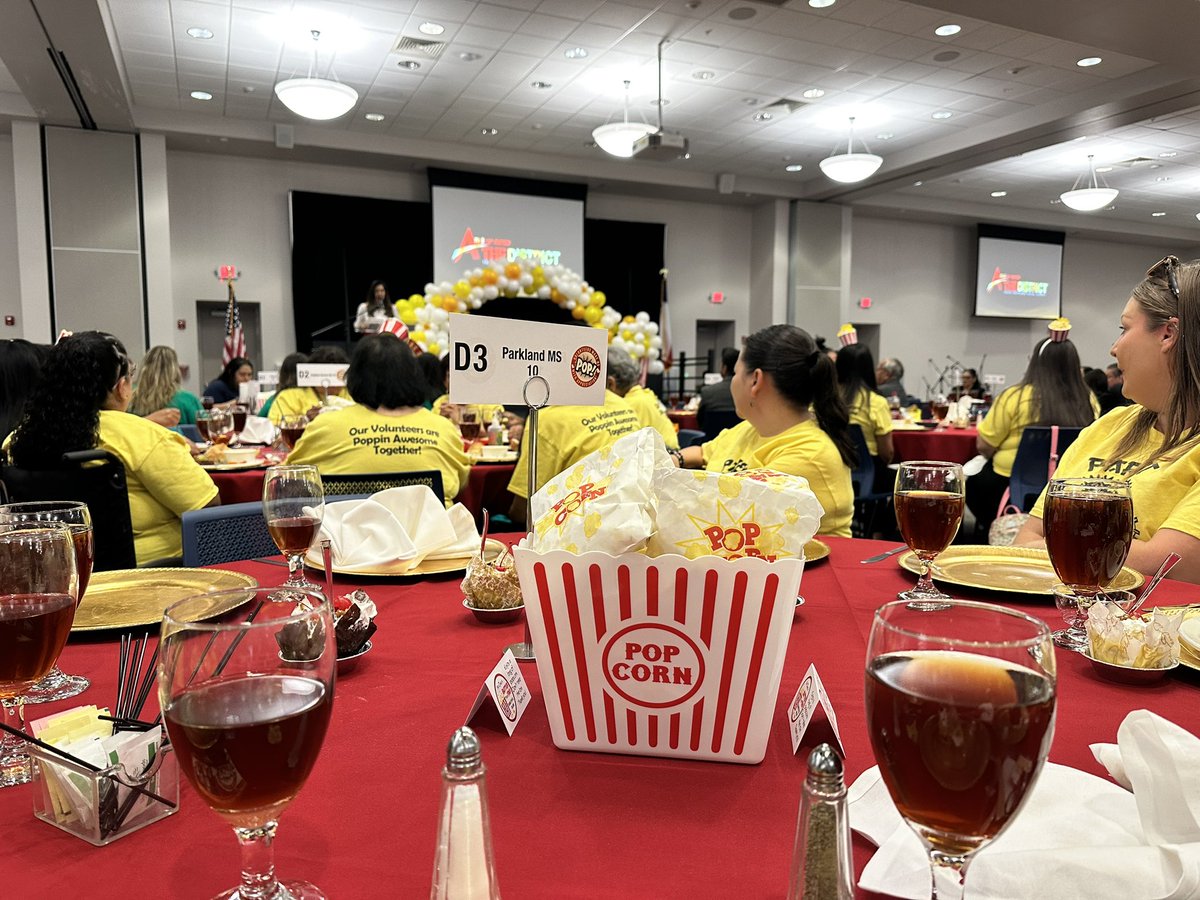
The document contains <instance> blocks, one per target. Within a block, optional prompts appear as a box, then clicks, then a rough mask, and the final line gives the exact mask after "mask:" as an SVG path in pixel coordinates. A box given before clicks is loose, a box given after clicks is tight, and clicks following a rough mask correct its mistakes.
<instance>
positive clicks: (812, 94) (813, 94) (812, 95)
mask: <svg viewBox="0 0 1200 900" xmlns="http://www.w3.org/2000/svg"><path fill="white" fill-rule="evenodd" d="M800 96H801V97H803V98H804V99H805V100H819V99H820V98H821V97H824V96H825V92H824V91H823V90H821V88H809V89H808V90H807V91H805V92H804V93H803V94H801V95H800Z"/></svg>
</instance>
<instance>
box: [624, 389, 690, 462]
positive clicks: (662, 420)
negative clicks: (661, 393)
mask: <svg viewBox="0 0 1200 900" xmlns="http://www.w3.org/2000/svg"><path fill="white" fill-rule="evenodd" d="M625 402H626V403H628V404H629V405H630V406H632V407H633V411H634V412H635V413H637V417H638V422H639V423H640V425H641V427H642V428H653V429H654V430H655V431H657V432H658V433H659V434H661V435H662V439H663V443H665V444H666V445H667V449H668V450H678V449H679V435H678V434H676V432H675V423H674V422H672V421H671V420H670V419H669V418H667V414H666V413H665V412H663V408H662V405H661V404H660V403H659V402H658V397H656V396H655V395H654V391H652V390H650V389H648V388H644V387H642V386H641V385H640V384H635V385H634V386H633V387H631V388H630V389H629V390H628V391H627V392H626V393H625Z"/></svg>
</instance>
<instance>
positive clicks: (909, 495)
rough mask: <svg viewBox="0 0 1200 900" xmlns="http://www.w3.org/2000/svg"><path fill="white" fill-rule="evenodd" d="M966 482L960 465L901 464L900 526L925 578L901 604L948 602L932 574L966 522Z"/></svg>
mask: <svg viewBox="0 0 1200 900" xmlns="http://www.w3.org/2000/svg"><path fill="white" fill-rule="evenodd" d="M965 483H966V482H965V479H964V477H963V471H962V466H960V465H957V464H956V463H947V462H936V461H928V460H921V461H914V462H904V463H901V464H900V470H899V471H898V472H897V473H896V492H895V496H894V500H895V505H896V523H897V524H898V525H899V527H900V535H901V537H903V538H904V543H906V544H908V547H909V549H910V550H912V551H913V553H915V554H916V556H917V558H918V559H919V560H920V561H921V564H922V571H921V578H920V580H919V581H918V582H917V584H916V586H915V587H913V588H912V589H911V590H908V591H904V592H902V593H901V594H900V595H899V596H900V599H901V600H908V601H910V602H913V603H940V602H942V601H944V600H945V599H946V596H947V595H946V594H943V593H942V592H941V591H940V590H938V589H937V587H935V586H934V583H933V578H932V576H931V571H932V567H933V561H934V560H935V559H937V556H938V554H939V553H941V552H942V551H943V550H945V549H946V548H947V547H948V546H950V542H951V541H952V540H954V535H956V534H957V533H958V526H959V524H960V523H961V522H962V515H963V504H964V490H965Z"/></svg>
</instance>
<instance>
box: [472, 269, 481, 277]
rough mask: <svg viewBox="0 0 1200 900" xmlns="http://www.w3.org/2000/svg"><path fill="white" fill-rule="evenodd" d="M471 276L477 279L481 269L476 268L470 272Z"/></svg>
mask: <svg viewBox="0 0 1200 900" xmlns="http://www.w3.org/2000/svg"><path fill="white" fill-rule="evenodd" d="M471 274H472V275H474V276H475V277H476V278H478V277H479V276H480V275H482V274H483V269H481V268H479V267H478V266H476V267H475V268H474V269H472V270H471Z"/></svg>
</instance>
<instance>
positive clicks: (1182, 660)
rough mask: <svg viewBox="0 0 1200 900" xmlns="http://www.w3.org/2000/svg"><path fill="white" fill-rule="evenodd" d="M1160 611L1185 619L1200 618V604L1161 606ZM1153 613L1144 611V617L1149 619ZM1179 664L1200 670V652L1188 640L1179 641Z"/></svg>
mask: <svg viewBox="0 0 1200 900" xmlns="http://www.w3.org/2000/svg"><path fill="white" fill-rule="evenodd" d="M1158 609H1159V611H1161V612H1163V613H1166V614H1167V615H1168V616H1177V615H1178V616H1183V617H1184V618H1185V619H1197V618H1200V606H1160V607H1158ZM1150 616H1151V613H1143V614H1142V618H1143V619H1146V620H1147V621H1149V619H1150ZM1179 664H1180V665H1181V666H1187V667H1188V668H1189V669H1194V670H1195V671H1197V672H1200V654H1198V653H1196V652H1195V651H1194V650H1193V649H1192V648H1191V647H1190V646H1189V645H1188V644H1187V643H1186V642H1184V641H1183V640H1180V641H1179Z"/></svg>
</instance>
